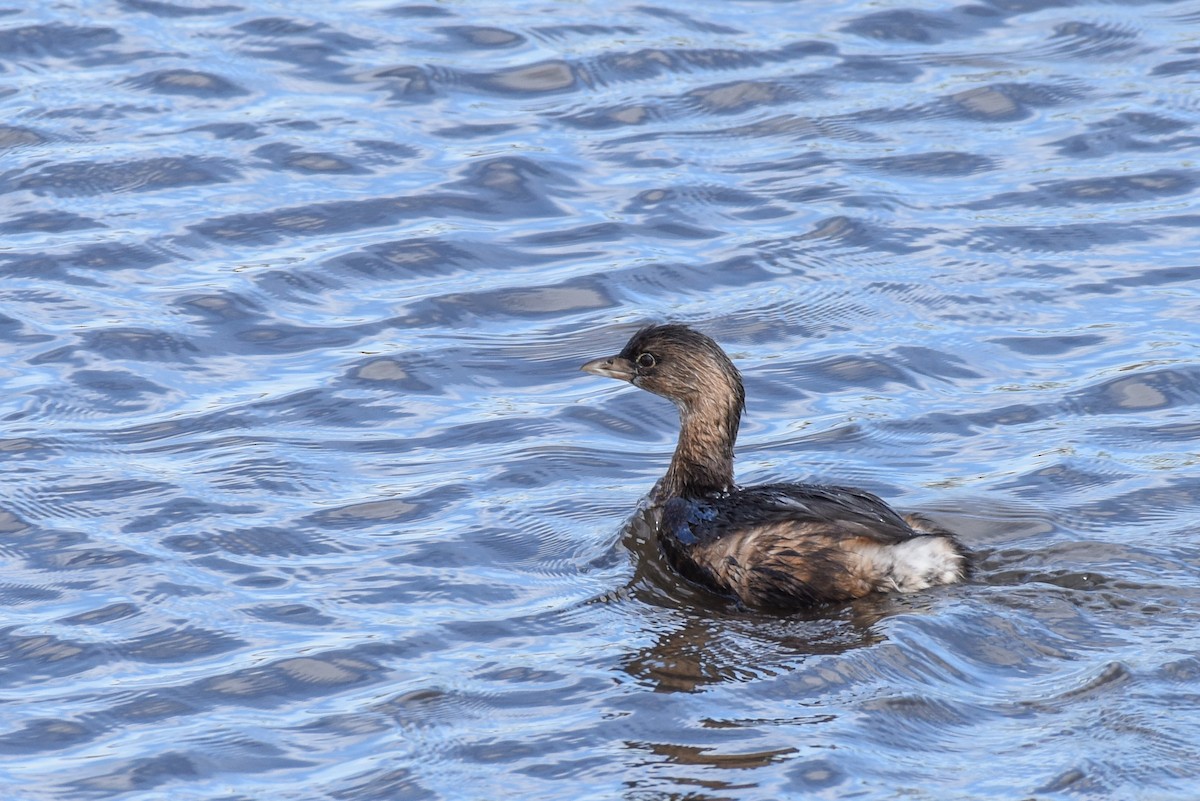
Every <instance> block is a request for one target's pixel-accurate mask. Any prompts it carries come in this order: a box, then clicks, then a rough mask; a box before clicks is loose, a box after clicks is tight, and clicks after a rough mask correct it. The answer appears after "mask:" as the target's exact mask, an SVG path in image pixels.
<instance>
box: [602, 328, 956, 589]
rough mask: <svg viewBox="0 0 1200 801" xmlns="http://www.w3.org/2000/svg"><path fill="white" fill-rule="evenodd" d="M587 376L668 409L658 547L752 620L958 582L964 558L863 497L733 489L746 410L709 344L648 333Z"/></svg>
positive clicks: (814, 490)
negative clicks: (671, 442)
mask: <svg viewBox="0 0 1200 801" xmlns="http://www.w3.org/2000/svg"><path fill="white" fill-rule="evenodd" d="M580 369H581V370H583V371H584V372H586V373H591V374H593V375H598V376H604V377H607V378H614V379H617V380H619V381H626V382H628V383H630V384H633V385H634V386H635V387H638V388H639V389H643V390H646V391H647V392H651V393H653V394H655V395H659V396H661V397H664V398H666V399H667V400H670V401H671V402H673V403H674V404H675V406H676V408H677V409H678V411H679V421H680V425H679V440H678V443H677V445H676V447H675V452H674V455H673V456H672V457H671V463H670V465H669V466H668V468H667V472H666V475H664V476H663V477H662V479H661V480H659V481H658V483H657V484H656V485H655V487H654V489H653V490H652V492H651V495H650V502H651V506H652V508H655V509H657V510H658V512H659V514H660V518H659V522H658V524H657V534H658V540H659V543H660V545H661V548H662V551H663V553H664V555H665V556H666V559H667V562H668V563H669V564H670V565H671V567H672V568H673V569H674V570H675V571H676V572H678V573H679V574H680V575H682V576H683V577H685V578H686V579H688V580H690V581H692V582H694V583H696V584H699V585H701V586H703V587H705V588H707V589H708V590H710V591H712V592H715V593H717V594H720V595H724V596H727V597H730V598H732V599H734V600H735V601H736V602H738V603H740V604H741V605H742V606H744V607H747V608H750V609H797V608H803V607H810V606H814V605H819V604H824V603H835V602H844V601H850V600H853V599H856V598H861V597H864V596H866V595H869V594H872V593H877V592H914V591H918V590H923V589H927V588H929V587H933V586H935V585H942V584H953V583H955V582H960V581H963V580H964V579H965V578H966V577H967V574H968V572H969V560H968V554H967V551H966V549H965V548H964V547H963V546H962V545H961V544H960V543H959V542H958V540H957V539H956V538H955V536H954V535H953V534H952V533H951V532H950V531H948V530H946V529H944V528H942V527H940V526H938V525H937V524H935V523H933V522H932V521H930V520H928V519H927V518H925V517H923V516H921V515H917V514H910V515H907V516H901V515H900V514H899V513H897V512H896V511H894V510H893V509H892V508H891V507H889V506H888V505H887V504H886V503H885V502H884V501H883V500H881V499H880V498H878V497H877V496H875V495H872V494H871V493H869V492H866V491H864V490H860V489H853V488H850V487H840V486H823V485H819V484H811V483H771V484H760V485H754V486H745V487H743V486H738V485H737V484H736V483H734V478H733V472H734V471H733V450H734V443H735V442H736V440H737V434H738V427H739V426H740V424H741V419H742V413H743V411H744V409H745V405H746V393H745V389H744V386H743V384H742V376H741V373H739V372H738V369H737V367H735V366H734V364H733V362H732V361H731V360H730V359H729V356H728V355H726V353H725V351H723V350H722V349H721V347H720V345H718V344H717V343H716V342H715V341H714V340H713V339H712V338H711V337H709V336H707V335H705V334H703V333H701V332H699V331H697V330H695V329H694V328H691V327H689V326H686V325H682V324H665V325H649V326H646V327H644V328H642V329H640V330H639V331H638V332H637V333H635V334H634V335H633V336H632V337H631V338H630V339H629V341H628V342H627V343H626V344H625V347H624V348H623V349H622V350H621V352H620V353H618V354H617V355H615V356H607V357H601V358H598V359H593V360H591V361H589V362H587V363H586V364H584V365H582V367H581V368H580Z"/></svg>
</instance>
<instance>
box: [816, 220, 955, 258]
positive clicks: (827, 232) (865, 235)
mask: <svg viewBox="0 0 1200 801" xmlns="http://www.w3.org/2000/svg"><path fill="white" fill-rule="evenodd" d="M931 233H933V229H932V228H924V229H908V230H905V229H897V228H892V229H889V230H888V231H883V230H880V228H879V227H878V226H876V225H874V224H872V223H871V222H869V221H868V220H866V219H863V218H860V217H848V216H837V217H830V218H828V219H825V220H821V221H819V222H818V223H816V225H815V226H813V227H812V228H811V229H810V230H808V231H807V232H805V233H803V234H801V235H800V236H798V237H796V239H795V242H796V243H809V242H813V243H821V244H822V245H824V244H825V243H827V242H828V243H833V244H835V245H837V246H838V247H844V248H867V247H872V248H876V249H881V250H886V251H888V252H890V253H894V254H897V255H907V254H911V253H916V252H918V251H921V250H924V249H925V248H927V247H928V245H925V244H918V242H921V240H923V239H924V238H925V237H926V236H927V235H929V234H931Z"/></svg>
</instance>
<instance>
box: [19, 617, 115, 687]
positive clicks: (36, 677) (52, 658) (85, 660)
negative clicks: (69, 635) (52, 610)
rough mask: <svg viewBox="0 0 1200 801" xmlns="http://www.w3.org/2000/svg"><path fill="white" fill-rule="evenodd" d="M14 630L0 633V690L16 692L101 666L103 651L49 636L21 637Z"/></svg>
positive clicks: (91, 646) (103, 656) (92, 645)
mask: <svg viewBox="0 0 1200 801" xmlns="http://www.w3.org/2000/svg"><path fill="white" fill-rule="evenodd" d="M15 628H16V627H8V628H6V629H3V630H0V644H3V646H4V648H3V653H2V654H0V666H3V667H4V668H5V670H4V674H3V675H2V676H0V686H4V687H8V688H10V689H16V688H18V687H23V686H27V685H36V684H38V683H39V682H43V681H46V680H48V679H61V678H63V677H65V676H71V675H76V674H79V673H83V672H85V671H88V670H91V669H93V668H95V667H96V666H97V665H100V664H103V663H104V661H105V655H104V653H103V649H101V648H99V647H97V646H96V645H94V644H92V643H89V642H85V641H82V640H69V639H64V638H60V637H55V636H52V635H49V634H33V635H21V634H16V633H14V630H15Z"/></svg>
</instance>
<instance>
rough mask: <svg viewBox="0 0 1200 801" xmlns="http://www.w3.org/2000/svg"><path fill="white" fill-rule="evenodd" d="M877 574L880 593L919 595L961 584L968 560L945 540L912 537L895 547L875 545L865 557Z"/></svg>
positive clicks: (951, 543)
mask: <svg viewBox="0 0 1200 801" xmlns="http://www.w3.org/2000/svg"><path fill="white" fill-rule="evenodd" d="M863 555H864V556H867V558H868V559H869V560H870V562H871V563H872V567H873V568H874V569H875V570H876V571H878V572H877V576H878V578H879V589H881V590H894V591H897V592H916V591H917V590H923V589H925V588H927V587H932V586H934V585H936V584H953V583H954V582H956V581H962V579H963V574H964V572H965V570H964V568H965V566H966V565H965V561H966V560H965V559H964V558H963V555H962V554H961V553H959V551H958V549H957V548H955V547H954V543H953V542H951V541H950V540H948V539H946V538H945V537H929V536H926V537H913V538H912V539H911V540H905V541H904V542H901V543H898V544H896V545H876V546H875V547H873V548H872V549H871V551H870V552H869V553H865V554H863Z"/></svg>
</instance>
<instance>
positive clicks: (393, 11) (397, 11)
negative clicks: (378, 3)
mask: <svg viewBox="0 0 1200 801" xmlns="http://www.w3.org/2000/svg"><path fill="white" fill-rule="evenodd" d="M381 13H383V14H386V15H387V16H389V17H399V18H401V19H444V18H445V17H453V16H454V12H452V11H450V10H449V9H445V8H441V7H439V6H430V5H421V4H419V3H414V4H413V5H397V6H391V7H389V8H385V9H383V11H382V12H381Z"/></svg>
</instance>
